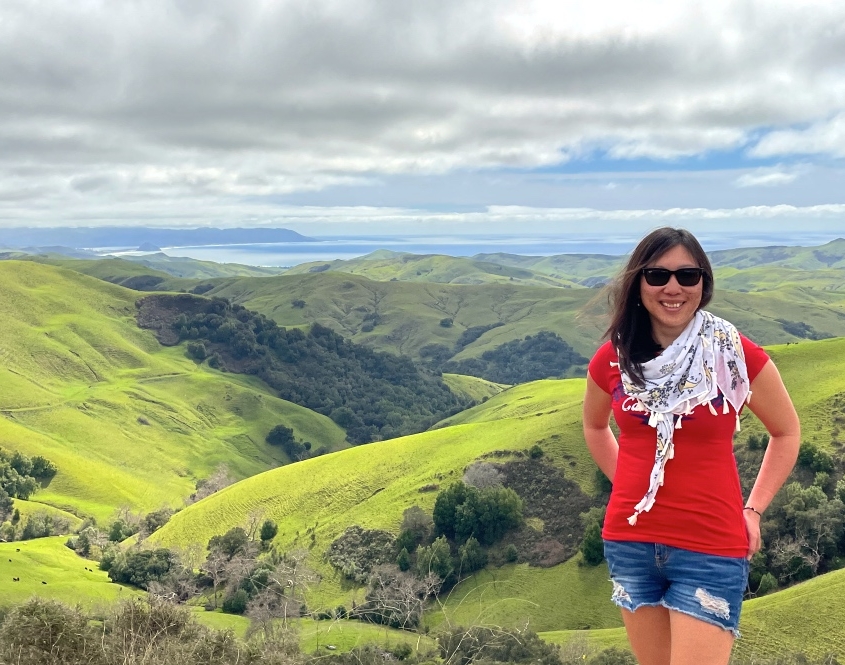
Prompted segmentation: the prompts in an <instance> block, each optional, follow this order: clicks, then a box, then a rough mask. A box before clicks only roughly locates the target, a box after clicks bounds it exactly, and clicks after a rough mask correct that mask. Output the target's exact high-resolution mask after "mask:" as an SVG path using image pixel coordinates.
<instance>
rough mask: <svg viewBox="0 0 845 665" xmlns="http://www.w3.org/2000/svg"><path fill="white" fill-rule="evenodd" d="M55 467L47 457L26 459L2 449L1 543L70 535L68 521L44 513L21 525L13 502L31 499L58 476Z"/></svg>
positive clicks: (38, 512)
mask: <svg viewBox="0 0 845 665" xmlns="http://www.w3.org/2000/svg"><path fill="white" fill-rule="evenodd" d="M56 472H57V469H56V465H55V464H53V463H52V462H51V461H50V460H48V459H47V458H46V457H42V456H40V455H36V456H35V457H32V458H30V457H27V456H26V455H24V454H23V453H21V452H18V451H8V450H5V449H3V448H0V540H3V541H10V540H29V539H30V538H41V537H43V536H53V535H56V534H60V533H67V532H68V530H69V524H68V522H67V520H64V519H61V518H57V517H54V516H53V515H51V514H49V513H47V512H45V511H37V512H35V513H33V514H31V515H29V516H28V517H27V518H26V520H25V521H24V522H23V523H22V521H21V513H20V510H18V509H17V508H15V503H14V501H13V499H23V500H26V499H29V498H30V497H31V496H32V495H33V494H34V493H35V492H36V491H37V490H38V489H40V488H41V484H42V483H43V482H46V481H49V480H50V479H51V478H52V477H53V476H55V475H56Z"/></svg>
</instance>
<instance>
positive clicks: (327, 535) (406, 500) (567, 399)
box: [151, 379, 594, 607]
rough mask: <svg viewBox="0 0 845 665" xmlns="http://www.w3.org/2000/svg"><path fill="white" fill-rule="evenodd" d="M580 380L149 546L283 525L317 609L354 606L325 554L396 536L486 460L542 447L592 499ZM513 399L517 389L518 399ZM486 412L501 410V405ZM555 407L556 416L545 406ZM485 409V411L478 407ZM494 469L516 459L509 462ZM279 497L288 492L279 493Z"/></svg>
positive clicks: (192, 515) (255, 481) (190, 523)
mask: <svg viewBox="0 0 845 665" xmlns="http://www.w3.org/2000/svg"><path fill="white" fill-rule="evenodd" d="M583 385H584V383H583V379H576V380H571V381H563V382H561V381H540V382H535V383H532V384H528V385H526V386H520V387H519V393H514V395H515V396H516V397H515V399H518V398H519V397H523V398H525V401H526V402H528V401H531V400H533V399H536V400H537V403H538V404H539V405H540V410H535V409H531V408H526V409H524V411H523V412H522V413H521V414H520V415H516V414H514V415H513V417H510V418H504V419H491V420H489V421H487V422H482V421H480V420H479V422H473V423H468V424H465V425H460V426H453V427H445V428H442V429H438V430H435V431H431V432H424V433H421V434H415V435H413V436H407V437H403V438H400V439H393V440H391V441H384V442H380V443H373V444H369V445H367V446H362V447H358V448H352V449H349V450H346V451H343V452H341V453H335V454H332V455H326V456H324V457H320V458H316V459H311V460H306V461H304V462H300V463H297V464H293V465H290V466H288V467H283V468H280V469H276V470H273V471H271V472H269V473H265V474H261V475H260V476H256V477H254V478H251V479H247V480H246V481H243V482H240V483H237V484H236V485H234V486H232V487H229V488H226V489H225V490H223V491H221V492H220V493H218V495H214V496H212V497H210V498H209V499H206V500H203V501H201V502H199V503H197V504H195V505H193V506H190V507H189V508H186V509H185V510H183V511H182V512H180V513H179V514H178V515H175V516H174V517H173V518H172V519H171V521H170V522H169V523H168V524H167V525H166V526H165V527H164V528H163V529H161V530H160V531H158V532H156V533H155V534H153V536H152V537H151V540H153V541H154V542H161V543H164V544H166V545H179V546H182V545H188V544H190V543H202V544H205V543H207V542H208V540H209V539H210V538H211V536H213V535H215V534H217V533H223V532H225V531H226V530H228V529H230V528H232V527H234V526H237V525H240V524H241V523H242V522H243V521H244V519H245V516H246V515H247V514H249V513H251V512H254V511H260V512H263V514H264V516H265V517H266V518H269V519H273V520H274V521H275V522H276V523H277V524H278V525H279V535H278V536H277V537H276V540H275V544H276V545H277V546H278V547H279V548H280V549H281V550H282V551H286V550H290V549H295V548H298V547H305V548H308V549H309V550H311V552H312V553H313V555H312V557H311V559H312V564H313V565H314V566H316V567H317V568H318V570H319V572H320V573H321V575H322V577H323V580H322V583H321V585H320V587H319V588H318V589H317V590H316V591H315V596H314V599H313V601H309V603H310V604H312V606H314V607H323V606H325V607H334V606H336V605H338V604H345V605H346V606H350V605H351V601H352V600H353V599H355V598H357V599H358V600H359V601H360V600H361V598H360V593H361V592H360V590H350V589H349V588H348V587H347V586H346V583H345V582H343V581H342V580H341V579H340V578H339V576H338V574H337V572H336V571H335V570H334V569H332V568H331V567H330V566H329V565H328V564H326V563H325V562H323V560H322V557H321V555H322V553H323V552H324V551H325V550H326V549H327V548H328V546H329V544H330V543H331V541H332V540H334V539H335V538H337V537H338V536H339V535H340V534H341V533H342V532H343V531H344V530H345V529H346V528H347V527H348V526H349V525H351V524H360V525H362V526H365V527H366V528H379V529H388V530H391V531H397V529H398V526H399V524H400V522H401V520H402V513H403V511H404V510H405V508H407V507H409V506H412V505H415V504H416V505H419V506H420V507H422V508H423V509H425V510H427V511H431V509H432V508H433V505H434V499H435V496H436V489H437V488H439V487H441V486H443V487H445V486H447V485H448V484H449V483H451V482H452V481H454V480H457V479H459V478H460V477H461V474H462V473H463V469H464V468H465V467H466V466H467V465H468V464H470V463H471V462H472V461H474V460H475V459H477V458H478V457H479V456H482V455H484V454H486V453H494V452H495V451H524V450H527V449H529V448H530V447H531V446H533V445H535V444H539V445H540V446H541V447H542V448H543V450H544V451H546V453H547V456H548V458H549V460H550V461H551V463H554V464H555V465H556V466H557V468H558V469H560V470H561V471H562V472H563V474H564V475H565V476H566V477H568V478H570V479H572V480H574V481H575V482H577V483H579V484H580V485H581V486H582V487H583V488H584V489H585V490H586V491H587V492H592V491H593V487H592V483H593V478H594V472H593V468H594V467H593V466H592V462H591V461H590V460H589V458H588V455H587V452H586V450H585V448H584V446H583V443H582V442H581V438H580V426H581V425H580V409H581V396H582V394H583ZM512 390H516V389H511V391H512ZM511 391H507V392H506V393H502V394H500V395H499V396H497V397H493V398H490V399H489V400H488V401H487V403H486V404H485V405H484V406H486V405H490V406H491V408H493V407H495V405H496V404H497V401H498V400H501V399H502V395H506V394H508V393H510V392H511ZM551 402H554V407H553V408H548V404H549V403H551ZM476 408H479V407H476ZM497 454H498V455H504V456H503V457H497V458H496V460H497V461H499V460H507V459H512V458H513V457H514V456H513V455H511V454H508V453H507V452H505V453H497ZM280 488H284V489H283V490H280Z"/></svg>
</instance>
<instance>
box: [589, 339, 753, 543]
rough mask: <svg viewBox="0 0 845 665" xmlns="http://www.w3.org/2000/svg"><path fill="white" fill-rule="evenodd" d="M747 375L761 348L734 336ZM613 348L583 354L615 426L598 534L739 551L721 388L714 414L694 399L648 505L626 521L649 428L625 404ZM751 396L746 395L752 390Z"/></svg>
mask: <svg viewBox="0 0 845 665" xmlns="http://www.w3.org/2000/svg"><path fill="white" fill-rule="evenodd" d="M742 348H743V350H744V352H745V362H746V366H747V367H748V379H749V382H751V381H753V380H754V378H755V377H756V376H757V374H759V372H760V370H761V369H763V366H764V365H765V364H766V362H768V360H769V356H768V355H767V354H766V352H765V351H764V350H763V349H761V348H760V347H759V346H757V345H756V344H755V343H754V342H752V341H750V340H749V339H747V338H745V337H742ZM618 360H619V358H618V357H617V355H616V349H614V347H613V345H612V344H611V343H610V342H607V343H605V344H604V345H602V346H601V347H600V348H599V350H598V351H596V354H595V355H594V356H593V359H592V360H591V361H590V367H589V372H590V376H591V377H592V378H593V381H595V382H596V383H597V384H598V385H599V387H600V388H601V389H602V390H604V391H605V392H607V393H608V394H610V395H611V397H612V406H613V417H614V418H615V419H616V423H617V425H618V426H619V431H620V434H619V458H618V460H617V463H616V477H615V478H614V479H613V491H612V492H611V495H610V502H609V503H608V505H607V515H606V517H605V519H604V530H603V531H602V537H603V538H605V539H606V540H627V541H639V542H653V543H662V544H664V545H670V546H672V547H680V548H683V549H686V550H692V551H694V552H704V553H706V554H716V555H719V556H730V557H743V556H745V555H746V554H747V553H748V534H747V533H746V531H745V520H744V519H743V516H742V508H743V500H742V489H741V487H740V483H739V473H738V472H737V469H736V460H735V459H734V455H733V433H734V430H735V428H736V411H734V409H733V407H731V406H729V412H728V413H727V414H724V415H723V414H722V406H723V404H722V395H721V393H719V396H718V397H717V398H716V399H715V400H713V406H715V407H716V412H717V413H718V414H719V415H718V416H714V415H713V414H712V413H711V412H710V409H709V408H708V407H707V405H706V404H702V405H700V406H698V407H696V408H695V409H693V412H692V414H691V415H689V416H684V419H683V426H682V428H681V429H676V430H675V434H674V443H675V457H674V458H673V459H671V460H669V461H668V462H667V463H666V470H665V476H664V484H663V486H662V487H661V488H660V489H659V490H658V492H657V498H656V500H655V503H654V505H653V506H652V508H651V510H650V511H649V512H647V513H640V515H639V517H638V518H637V524H636V525H635V526H631V525H630V524H628V517H630V516H631V515H633V514H634V506H635V505H636V504H637V503H638V502H639V501H640V499H642V498H643V495H644V494H645V493H646V491H647V490H648V482H649V474H650V473H651V469H652V467H653V466H654V455H655V452H656V447H657V432H656V430H655V429H654V428H653V427H649V425H648V414H644V413H642V412H636V411H630V410H629V409H630V406H631V404H632V403H633V400H631V399H628V398H627V395H625V392H624V390H623V389H622V379H621V377H620V374H619V367H617V366H615V365H614V366H611V364H610V363H611V362H614V363H615V362H618ZM752 399H753V398H752Z"/></svg>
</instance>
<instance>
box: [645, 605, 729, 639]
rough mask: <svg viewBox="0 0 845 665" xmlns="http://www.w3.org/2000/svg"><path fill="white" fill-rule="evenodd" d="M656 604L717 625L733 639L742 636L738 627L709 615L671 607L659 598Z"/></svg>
mask: <svg viewBox="0 0 845 665" xmlns="http://www.w3.org/2000/svg"><path fill="white" fill-rule="evenodd" d="M658 605H662V606H663V607H665V608H666V609H667V610H671V611H672V612H678V613H680V614H686V615H687V616H691V617H692V618H693V619H698V620H699V621H703V622H704V623H709V624H710V625H711V626H719V628H721V629H722V630H728V631H730V632H731V634H733V636H734V639H735V640H738V639H740V638H741V637H742V633H740V632H739V629H738V628H731V627H730V626H726V625H724V624H722V623H719V622H718V621H716V620H715V619H711V618H709V617H703V616H701V615H700V614H696V613H695V612H689V611H687V610H682V609H680V608H679V607H672V606H671V605H668V604H667V603H666V601H663V600H661V601H660V602H659V603H658Z"/></svg>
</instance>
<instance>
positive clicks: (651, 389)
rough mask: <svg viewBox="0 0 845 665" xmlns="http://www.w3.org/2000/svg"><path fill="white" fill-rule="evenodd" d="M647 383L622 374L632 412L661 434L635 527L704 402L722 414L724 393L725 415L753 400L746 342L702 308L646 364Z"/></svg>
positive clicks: (631, 519)
mask: <svg viewBox="0 0 845 665" xmlns="http://www.w3.org/2000/svg"><path fill="white" fill-rule="evenodd" d="M642 369H643V378H644V379H645V383H644V385H643V386H642V387H638V386H637V385H635V384H634V383H633V382H632V381H631V377H629V376H628V375H627V373H625V372H622V386H623V388H624V390H625V394H626V395H627V396H628V397H630V398H633V399H632V401H633V402H634V405H633V406H632V408H631V411H640V412H645V413H648V414H649V417H648V424H649V426H650V427H653V428H655V430H656V431H657V432H656V434H657V450H656V453H655V457H654V466H653V467H652V470H651V473H650V475H649V486H648V491H647V492H646V494H645V496H643V498H642V499H641V500H640V502H639V503H638V504H637V505H636V506H635V507H634V514H633V515H631V517H629V518H628V522H629V524H631V526H634V525H636V523H637V516H638V515H639V514H640V513H645V512H648V511H649V510H651V508H652V506H653V505H654V502H655V498H656V496H657V490H658V489H659V488H660V487H661V486H662V485H663V479H664V475H665V472H666V462H667V461H669V460H670V459H672V458H673V457H674V455H675V445H674V433H675V430H676V429H681V428H682V424H681V423H682V419H683V416H688V415H690V414H691V413H692V410H693V409H694V408H695V407H696V406H699V405H700V404H707V406H708V408H709V410H710V413H712V414H713V415H714V416H716V415H718V411H717V410H716V408H715V406H714V405H713V401H714V400H716V399H717V398H718V397H719V394H720V393H721V395H722V400H723V404H722V413H723V414H725V413H729V407H728V405H729V404H730V405H731V406H733V408H734V410H735V411H736V412H737V421H736V424H737V429H739V410H740V409H741V408H742V405H743V404H744V403H745V402H746V400H747V399H749V398H750V390H749V387H748V384H749V381H748V369H747V368H746V365H745V354H744V353H743V350H742V340H741V339H740V336H739V332H737V329H736V328H735V327H734V326H733V324H731V323H730V322H728V321H725V320H724V319H721V318H719V317H718V316H714V315H713V314H711V313H710V312H706V311H704V310H699V311H698V312H696V314H695V316H694V317H693V319H692V321H690V323H689V324H688V325H687V327H686V328H685V329H684V331H683V332H682V333H681V334H680V335H679V336H678V338H677V339H676V340H675V341H674V342H672V344H670V345H669V347H668V348H667V349H666V350H664V351H663V353H661V354H660V355H659V356H657V357H656V358H654V359H652V360H649V361H648V362H646V363H643V365H642Z"/></svg>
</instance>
